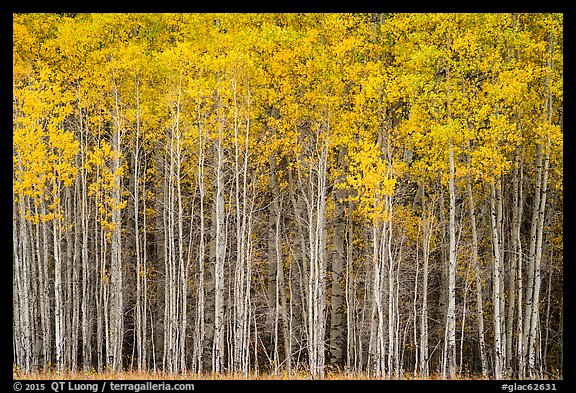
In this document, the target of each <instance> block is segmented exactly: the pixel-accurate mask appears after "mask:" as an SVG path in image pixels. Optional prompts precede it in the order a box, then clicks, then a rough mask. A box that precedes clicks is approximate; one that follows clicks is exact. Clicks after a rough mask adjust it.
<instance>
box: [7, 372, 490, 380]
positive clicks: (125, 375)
mask: <svg viewBox="0 0 576 393" xmlns="http://www.w3.org/2000/svg"><path fill="white" fill-rule="evenodd" d="M12 376H13V378H14V379H18V380H142V381H152V380H312V379H313V378H312V377H311V376H310V374H308V373H306V372H296V373H293V374H292V375H288V374H287V373H286V372H284V373H280V374H270V373H266V374H254V373H250V374H248V375H247V376H244V374H231V373H226V374H211V373H203V374H200V375H198V374H195V373H183V374H168V373H163V372H152V371H145V372H138V371H123V372H111V371H105V372H97V371H95V370H90V371H86V372H62V373H57V372H55V371H38V372H32V373H22V372H20V371H19V370H13V373H12ZM324 379H325V380H379V379H381V378H375V377H374V376H368V375H367V374H361V373H335V372H328V373H327V374H326V376H325V377H324ZM401 379H403V380H414V379H417V380H418V379H422V378H419V377H416V378H414V375H413V374H411V373H410V374H406V375H404V376H403V378H401ZM440 379H442V377H441V375H440V374H434V375H431V376H430V377H429V378H427V380H440ZM459 379H466V380H471V379H476V380H477V379H482V378H481V377H480V376H463V377H462V378H459Z"/></svg>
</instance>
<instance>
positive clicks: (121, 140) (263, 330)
mask: <svg viewBox="0 0 576 393" xmlns="http://www.w3.org/2000/svg"><path fill="white" fill-rule="evenodd" d="M562 80H563V20H562V15H559V14H506V13H498V14H448V13H446V14H425V13H423V14H361V13H357V14H14V15H13V325H12V328H13V344H14V345H13V362H14V367H15V369H16V370H17V372H18V373H19V375H20V373H24V374H25V373H34V372H38V371H42V370H53V371H54V372H82V370H84V372H87V371H89V370H93V371H94V370H96V371H107V372H118V371H122V370H131V371H135V370H136V371H140V372H147V371H152V372H162V373H166V374H168V375H170V374H174V375H176V374H182V373H194V374H197V375H200V374H205V373H210V374H213V375H216V374H218V375H222V374H227V373H229V374H235V375H237V374H238V373H240V374H242V375H244V376H246V377H248V376H250V375H255V374H258V373H259V372H260V373H264V374H266V373H267V374H276V375H287V376H288V377H289V376H291V375H294V376H295V375H302V374H301V373H306V374H308V375H311V376H312V377H313V378H322V377H325V376H326V375H327V374H329V373H332V372H346V373H350V374H349V375H365V376H366V377H367V378H413V377H416V378H429V377H431V376H436V377H437V376H440V377H441V378H458V377H463V376H470V375H474V376H480V377H485V378H496V379H501V378H550V377H561V376H562V366H563V349H562V338H563V323H562V321H563V292H562V286H563V283H562V280H563V267H562V265H563V215H562V211H563V174H562V172H563V150H562V148H563V140H562V139H563V138H562V133H563V124H562V110H563V83H562Z"/></svg>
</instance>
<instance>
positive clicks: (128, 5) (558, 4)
mask: <svg viewBox="0 0 576 393" xmlns="http://www.w3.org/2000/svg"><path fill="white" fill-rule="evenodd" d="M571 5H576V1H574V0H565V1H557V0H548V1H545V2H525V3H520V4H518V3H516V4H514V3H512V4H511V3H509V2H508V3H506V2H487V1H485V2H483V3H480V4H474V2H470V1H466V0H461V1H450V2H429V3H427V4H422V3H419V2H417V1H416V0H412V1H406V0H404V1H403V2H384V1H382V2H375V1H372V2H366V1H361V0H351V1H342V0H333V1H326V0H325V1H317V2H311V1H303V0H293V1H291V2H285V3H279V2H274V1H273V0H267V1H258V2H252V3H250V2H245V1H242V2H240V1H237V2H234V3H231V2H223V1H221V2H216V1H212V2H211V3H209V2H195V1H194V0H189V1H186V2H170V1H161V2H160V1H157V2H154V3H153V4H150V3H145V4H144V3H136V2H128V1H125V0H123V1H116V2H114V3H109V4H106V3H105V2H101V1H92V2H83V3H74V4H70V3H67V2H63V1H56V2H50V3H46V2H42V3H41V2H31V1H28V2H16V1H11V2H10V3H9V7H6V8H8V10H7V12H3V13H2V19H0V25H1V26H2V27H3V29H5V30H6V33H5V35H4V37H5V38H4V39H3V40H1V41H2V45H6V46H7V48H6V56H3V59H4V60H5V61H6V63H7V62H8V61H9V59H11V56H12V55H11V53H10V54H8V51H9V50H10V47H11V43H12V29H11V27H12V14H13V13H19V12H25V13H27V12H50V13H51V12H202V13H206V12H239V13H250V12H321V13H323V12H376V11H385V12H420V13H424V12H511V11H514V12H559V13H562V14H563V15H564V40H565V42H564V48H565V53H564V62H565V64H564V68H565V72H564V104H565V109H564V128H565V132H564V135H563V137H564V172H566V170H568V171H570V170H571V169H572V166H571V165H570V161H571V160H572V158H573V156H574V155H575V153H576V147H575V146H576V145H575V144H574V141H573V140H572V139H573V135H574V134H575V132H576V131H574V128H573V124H574V122H573V116H572V113H573V112H572V110H574V109H573V107H574V105H573V103H574V97H573V91H574V90H573V89H574V88H575V85H574V77H573V72H571V71H573V70H575V69H576V68H574V67H573V64H572V52H573V51H574V46H573V45H572V44H573V41H572V40H571V39H570V37H572V36H574V23H575V22H576V18H574V13H573V12H571V7H570V6H571ZM135 6H136V7H135ZM138 6H139V7H138ZM6 67H11V65H10V64H6ZM1 79H2V82H3V83H4V84H5V86H4V89H3V91H4V92H6V96H7V97H8V98H6V101H5V107H4V108H5V109H6V114H5V115H4V117H3V119H4V121H5V123H6V124H5V128H4V129H5V130H6V133H7V130H8V129H9V125H8V124H7V123H8V121H9V119H11V118H12V114H11V110H10V109H11V102H10V103H9V102H8V100H9V99H10V101H11V98H10V97H11V96H10V95H9V94H8V92H9V91H11V86H10V80H9V79H8V77H4V78H1ZM566 153H568V154H566ZM11 156H12V154H11V148H10V145H9V144H8V143H7V142H2V143H0V159H2V161H3V164H4V167H3V170H2V171H0V185H6V186H7V187H8V185H11V184H12V183H11V178H9V177H8V175H9V174H10V175H11V172H12V160H11ZM564 175H565V173H564ZM565 179H566V176H565ZM564 183H565V184H564V207H565V213H564V215H565V216H564V238H565V239H569V242H564V247H565V249H564V264H563V265H564V276H563V283H564V284H563V285H564V314H563V315H564V322H563V323H564V332H565V333H564V362H563V373H562V374H563V379H562V380H556V381H554V380H545V381H518V380H500V381H496V380H390V381H389V380H385V381H384V380H382V381H380V380H321V381H314V380H286V381H281V380H190V381H186V382H192V383H194V392H208V391H210V392H212V391H214V390H217V391H218V390H220V389H222V390H231V389H238V390H247V391H253V390H256V391H265V392H268V393H270V392H271V391H273V389H274V388H275V386H276V385H280V386H281V387H282V388H287V389H290V390H295V389H296V390H304V391H307V390H310V391H317V390H322V391H324V390H328V389H339V388H344V389H349V390H352V391H354V390H356V389H361V390H362V391H392V392H395V391H400V392H404V391H406V390H412V389H414V390H416V391H427V390H429V389H431V390H432V391H435V390H437V391H440V392H458V393H467V392H466V391H467V390H468V389H471V388H472V389H476V388H479V389H481V390H482V391H484V392H497V391H498V392H505V391H508V390H507V389H503V385H506V384H507V385H510V384H514V383H516V384H517V385H523V386H525V389H526V390H536V389H534V387H532V389H528V385H529V384H535V383H536V384H538V385H540V384H544V386H545V385H546V384H554V386H555V388H556V389H555V390H557V391H565V390H566V387H568V386H574V382H573V377H574V370H573V368H572V364H571V357H572V356H571V355H572V351H571V348H573V343H574V341H573V339H572V337H571V333H572V329H571V327H572V326H573V325H571V324H570V321H571V318H570V317H571V316H572V314H571V310H570V306H572V302H571V301H572V296H573V292H572V291H571V285H570V284H572V282H571V278H572V277H573V273H574V268H573V265H572V263H573V261H572V258H571V256H572V255H573V254H572V252H571V249H570V246H571V244H572V243H574V240H575V239H576V235H575V234H574V230H573V229H572V228H573V225H571V224H572V223H573V222H575V220H574V219H576V217H574V213H573V209H572V206H571V204H570V200H569V199H568V198H567V197H569V193H570V191H571V190H570V182H568V184H566V183H567V182H566V181H564ZM0 198H2V199H1V200H0V207H1V208H2V209H5V211H4V214H3V215H2V217H3V218H4V220H5V221H4V222H5V224H4V226H3V227H4V228H6V229H8V228H10V226H11V225H12V220H11V214H12V207H11V203H12V200H11V198H10V194H9V193H8V190H6V191H5V192H0ZM3 238H4V239H6V240H8V239H11V235H10V234H8V233H7V231H5V232H4V236H3ZM4 250H5V251H7V250H10V252H12V245H11V244H10V245H9V246H8V245H6V246H5V247H4ZM0 260H4V261H5V263H6V265H9V266H10V275H9V274H7V273H6V274H4V279H5V280H6V282H5V283H4V284H3V285H1V286H0V288H2V290H3V291H6V295H5V296H2V297H1V298H0V299H5V300H4V302H3V303H2V304H3V305H6V309H8V308H9V310H6V311H5V314H4V315H7V314H8V312H10V317H11V316H12V301H11V299H12V283H11V280H12V263H11V258H10V259H8V258H6V259H3V258H2V259H0ZM566 261H567V262H566ZM6 265H5V266H6ZM4 326H5V327H6V330H5V332H8V331H10V334H8V333H6V334H3V337H2V338H3V340H2V344H3V347H2V348H1V349H0V358H1V360H2V363H3V364H2V370H1V371H0V375H1V378H2V380H1V381H0V386H1V387H5V388H6V390H7V391H17V390H15V384H16V383H17V382H18V381H17V380H13V376H12V353H13V350H12V334H11V331H12V329H11V328H10V326H9V325H8V322H6V323H5V325H4ZM9 337H10V338H9ZM4 345H5V347H4ZM52 382H61V380H58V381H54V380H41V381H40V380H38V381H34V380H26V381H20V383H21V384H22V385H21V387H22V388H23V389H22V391H26V390H25V388H26V387H34V386H39V384H43V385H44V386H45V390H44V391H45V392H51V391H52V390H51V388H50V385H51V383H52ZM64 382H72V383H77V382H84V383H90V384H96V385H97V386H98V391H102V389H103V387H104V383H105V382H104V381H95V380H85V381H77V380H72V381H68V380H64ZM107 382H108V383H107V387H106V390H105V391H111V390H110V386H109V382H118V383H130V382H132V383H146V382H147V381H145V380H123V381H107ZM153 382H164V383H166V384H168V385H175V384H178V383H182V382H185V381H178V380H158V381H153ZM533 386H534V385H533ZM572 389H574V388H572ZM2 390H4V389H2ZM62 391H63V392H66V391H67V390H62ZM515 391H518V390H515Z"/></svg>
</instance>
